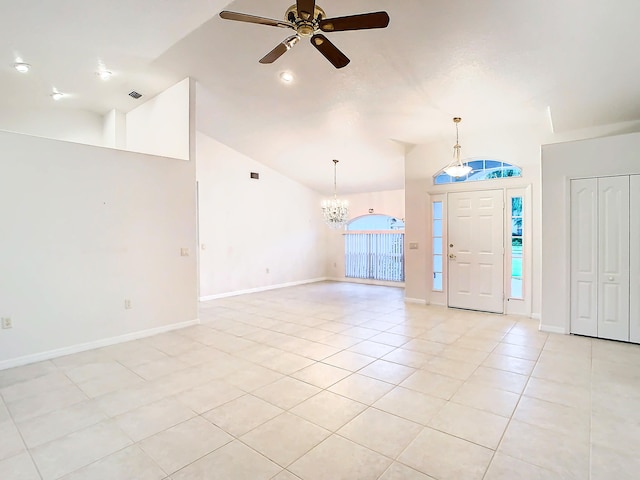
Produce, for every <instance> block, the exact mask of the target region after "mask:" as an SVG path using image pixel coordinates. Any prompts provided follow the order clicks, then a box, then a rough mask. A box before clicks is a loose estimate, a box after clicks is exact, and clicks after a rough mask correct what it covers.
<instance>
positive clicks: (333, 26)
mask: <svg viewBox="0 0 640 480" xmlns="http://www.w3.org/2000/svg"><path fill="white" fill-rule="evenodd" d="M387 25H389V14H387V12H373V13H361V14H359V15H349V16H347V17H336V18H325V19H324V20H321V21H320V30H322V31H323V32H343V31H345V30H366V29H369V28H385V27H386V26H387Z"/></svg>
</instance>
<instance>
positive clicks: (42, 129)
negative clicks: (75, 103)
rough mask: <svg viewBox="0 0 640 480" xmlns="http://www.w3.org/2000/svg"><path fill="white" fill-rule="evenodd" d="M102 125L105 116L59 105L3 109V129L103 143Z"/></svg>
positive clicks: (0, 121)
mask: <svg viewBox="0 0 640 480" xmlns="http://www.w3.org/2000/svg"><path fill="white" fill-rule="evenodd" d="M52 102H53V100H52ZM102 126H103V124H102V116H100V115H98V114H97V113H93V112H87V111H85V110H76V109H70V108H63V107H61V106H60V105H53V106H52V107H51V108H49V109H24V108H0V130H6V131H8V132H17V133H24V134H26V135H34V136H37V137H44V138H53V139H57V140H65V141H67V142H77V143H85V144H88V145H102Z"/></svg>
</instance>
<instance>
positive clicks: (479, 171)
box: [433, 160, 522, 185]
mask: <svg viewBox="0 0 640 480" xmlns="http://www.w3.org/2000/svg"><path fill="white" fill-rule="evenodd" d="M464 164H465V165H468V166H470V167H471V171H470V172H469V173H468V174H467V175H465V176H463V177H452V176H450V175H447V174H446V173H445V172H444V169H443V170H440V171H439V172H438V173H436V174H435V175H434V176H433V183H435V184H436V185H444V184H447V183H460V182H477V181H481V180H492V179H494V178H508V177H521V176H522V169H521V168H520V167H518V166H516V165H512V164H510V163H507V162H501V161H499V160H469V161H468V162H464Z"/></svg>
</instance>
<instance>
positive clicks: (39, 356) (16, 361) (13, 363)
mask: <svg viewBox="0 0 640 480" xmlns="http://www.w3.org/2000/svg"><path fill="white" fill-rule="evenodd" d="M199 324H200V319H199V318H196V319H195V320H187V321H186V322H180V323H172V324H171V325H164V326H162V327H156V328H150V329H148V330H140V331H137V332H132V333H126V334H124V335H119V336H117V337H109V338H103V339H100V340H95V341H93V342H88V343H79V344H77V345H71V346H69V347H63V348H57V349H55V350H48V351H46V352H41V353H34V354H32V355H25V356H23V357H17V358H10V359H8V360H3V361H1V362H0V370H5V369H7V368H13V367H20V366H22V365H27V364H29V363H35V362H41V361H43V360H50V359H52V358H57V357H62V356H64V355H72V354H74V353H80V352H84V351H87V350H93V349H95V348H101V347H108V346H110V345H115V344H117V343H124V342H130V341H131V340H138V339H140V338H145V337H151V336H153V335H157V334H159V333H165V332H170V331H172V330H179V329H181V328H186V327H191V326H192V325H199Z"/></svg>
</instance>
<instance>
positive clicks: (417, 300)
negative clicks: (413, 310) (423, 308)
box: [404, 297, 429, 305]
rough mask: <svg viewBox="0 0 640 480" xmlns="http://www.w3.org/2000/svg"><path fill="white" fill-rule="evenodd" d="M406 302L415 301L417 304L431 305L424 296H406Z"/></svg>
mask: <svg viewBox="0 0 640 480" xmlns="http://www.w3.org/2000/svg"><path fill="white" fill-rule="evenodd" d="M404 303H415V304H417V305H429V303H428V302H427V301H426V300H424V299H422V298H409V297H404Z"/></svg>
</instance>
